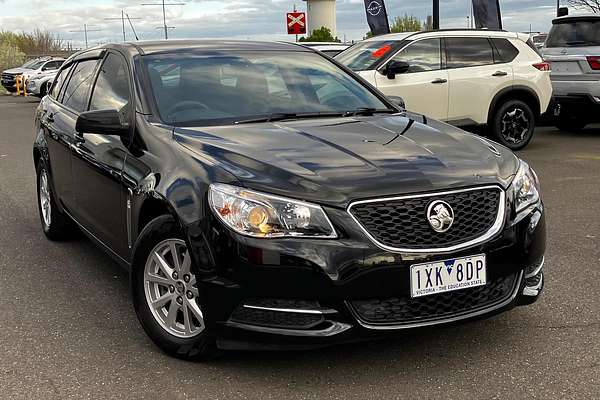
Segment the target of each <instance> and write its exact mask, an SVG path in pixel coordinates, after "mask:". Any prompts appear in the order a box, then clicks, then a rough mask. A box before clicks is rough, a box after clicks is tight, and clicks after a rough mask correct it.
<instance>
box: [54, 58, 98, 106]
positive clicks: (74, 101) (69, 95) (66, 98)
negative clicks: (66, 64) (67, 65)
mask: <svg viewBox="0 0 600 400" xmlns="http://www.w3.org/2000/svg"><path fill="white" fill-rule="evenodd" d="M96 65H98V60H86V61H80V62H79V63H77V64H76V65H75V66H74V67H73V72H72V73H71V78H70V79H69V83H68V84H67V86H66V88H65V90H64V92H65V93H64V95H63V98H62V103H63V104H64V105H65V106H67V107H69V108H71V109H73V110H75V111H77V112H82V111H85V109H86V108H87V102H88V94H89V89H90V86H91V85H92V79H93V76H94V71H95V70H96Z"/></svg>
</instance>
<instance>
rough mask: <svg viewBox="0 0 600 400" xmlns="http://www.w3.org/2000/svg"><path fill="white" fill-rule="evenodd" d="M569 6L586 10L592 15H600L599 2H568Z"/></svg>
mask: <svg viewBox="0 0 600 400" xmlns="http://www.w3.org/2000/svg"><path fill="white" fill-rule="evenodd" d="M569 5H571V6H573V7H575V8H582V9H587V10H589V11H591V12H594V13H600V0H569Z"/></svg>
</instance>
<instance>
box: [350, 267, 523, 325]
mask: <svg viewBox="0 0 600 400" xmlns="http://www.w3.org/2000/svg"><path fill="white" fill-rule="evenodd" d="M517 277H518V275H509V276H505V277H500V278H496V279H494V280H492V281H490V282H488V283H487V285H485V286H479V287H474V288H468V289H462V290H457V291H453V292H446V293H440V294H436V295H431V296H424V297H417V298H411V297H410V296H403V297H392V298H387V299H369V300H352V301H350V302H349V305H350V307H351V309H352V311H353V312H354V314H355V315H356V317H357V318H358V319H359V320H361V321H362V322H364V323H366V324H369V325H404V324H415V323H416V324H418V323H425V322H429V321H435V320H440V319H447V318H451V317H455V316H461V315H466V314H470V313H474V312H476V311H479V310H485V309H487V308H491V307H493V306H495V305H497V304H501V303H503V302H505V301H506V300H508V299H509V298H510V297H511V296H512V294H513V293H514V292H515V290H516V285H517V284H518V279H517Z"/></svg>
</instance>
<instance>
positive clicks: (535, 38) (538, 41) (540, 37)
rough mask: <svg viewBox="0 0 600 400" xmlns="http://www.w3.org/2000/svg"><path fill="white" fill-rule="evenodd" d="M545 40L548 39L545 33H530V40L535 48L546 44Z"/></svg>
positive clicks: (540, 47)
mask: <svg viewBox="0 0 600 400" xmlns="http://www.w3.org/2000/svg"><path fill="white" fill-rule="evenodd" d="M546 40H548V34H547V33H537V34H535V35H531V41H532V42H533V44H534V45H535V47H536V48H537V49H542V48H543V47H544V45H545V44H546Z"/></svg>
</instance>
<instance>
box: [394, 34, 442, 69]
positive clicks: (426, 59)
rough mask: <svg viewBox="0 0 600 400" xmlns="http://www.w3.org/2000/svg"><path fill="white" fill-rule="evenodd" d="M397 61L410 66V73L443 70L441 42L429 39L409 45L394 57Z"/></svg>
mask: <svg viewBox="0 0 600 400" xmlns="http://www.w3.org/2000/svg"><path fill="white" fill-rule="evenodd" d="M393 59H394V60H395V61H404V62H406V63H408V64H409V65H410V68H409V69H408V73H414V72H425V71H435V70H438V69H440V68H441V62H442V61H441V54H440V40H439V39H427V40H419V41H418V42H415V43H412V44H410V45H408V47H406V48H404V49H403V50H402V51H401V52H400V53H398V54H397V55H395V56H394V58H393Z"/></svg>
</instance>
